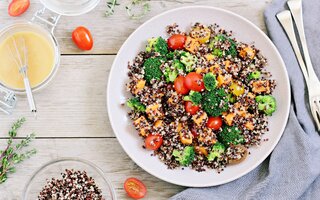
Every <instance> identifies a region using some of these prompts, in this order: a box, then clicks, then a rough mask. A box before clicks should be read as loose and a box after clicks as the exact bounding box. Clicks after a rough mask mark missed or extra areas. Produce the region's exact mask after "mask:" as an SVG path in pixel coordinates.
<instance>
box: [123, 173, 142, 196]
mask: <svg viewBox="0 0 320 200" xmlns="http://www.w3.org/2000/svg"><path fill="white" fill-rule="evenodd" d="M124 189H125V191H126V192H127V194H128V196H129V197H131V198H133V199H141V198H143V197H144V196H145V195H146V193H147V188H146V186H145V185H144V184H143V183H142V182H141V181H140V180H138V179H136V178H128V179H127V180H126V181H125V182H124Z"/></svg>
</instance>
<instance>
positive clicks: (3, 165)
mask: <svg viewBox="0 0 320 200" xmlns="http://www.w3.org/2000/svg"><path fill="white" fill-rule="evenodd" d="M25 121H26V120H25V118H21V119H19V120H17V121H16V122H15V123H14V124H13V125H12V127H11V129H10V131H9V132H8V135H9V139H8V142H7V147H6V148H5V149H4V150H1V151H0V184H1V183H4V182H5V181H6V180H7V178H8V173H14V172H15V171H16V168H15V165H16V164H18V163H21V162H22V161H24V160H26V159H28V158H30V157H31V156H33V155H34V154H36V149H31V150H28V151H26V152H21V150H22V149H23V148H24V147H26V146H28V145H29V143H30V142H31V141H32V140H33V139H34V138H35V134H34V133H32V134H30V135H29V136H27V137H26V138H25V139H23V140H21V141H20V142H19V143H18V144H16V145H13V140H14V138H15V137H16V136H17V131H18V129H19V128H20V127H21V126H22V125H23V123H24V122H25Z"/></svg>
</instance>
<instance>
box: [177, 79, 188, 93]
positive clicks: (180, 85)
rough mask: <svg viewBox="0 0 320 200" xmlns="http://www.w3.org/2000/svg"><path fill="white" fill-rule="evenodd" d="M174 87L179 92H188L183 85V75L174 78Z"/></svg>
mask: <svg viewBox="0 0 320 200" xmlns="http://www.w3.org/2000/svg"><path fill="white" fill-rule="evenodd" d="M174 89H175V90H176V91H177V92H178V93H179V94H188V93H189V89H188V88H187V87H186V86H185V78H184V77H183V76H178V77H177V78H176V80H174Z"/></svg>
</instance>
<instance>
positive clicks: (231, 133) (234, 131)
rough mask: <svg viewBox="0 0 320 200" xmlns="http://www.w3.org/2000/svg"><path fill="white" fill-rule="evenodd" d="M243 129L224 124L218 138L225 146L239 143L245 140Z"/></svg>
mask: <svg viewBox="0 0 320 200" xmlns="http://www.w3.org/2000/svg"><path fill="white" fill-rule="evenodd" d="M241 133H242V132H241V130H240V129H238V127H235V126H224V127H223V128H222V131H221V132H220V133H219V135H218V140H219V141H220V142H221V143H223V144H224V145H225V146H229V145H230V144H233V145H237V144H243V143H244V142H245V140H244V136H243V135H242V134H241Z"/></svg>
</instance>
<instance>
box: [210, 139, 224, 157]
mask: <svg viewBox="0 0 320 200" xmlns="http://www.w3.org/2000/svg"><path fill="white" fill-rule="evenodd" d="M225 150H226V148H225V146H224V145H223V144H222V143H220V142H217V143H215V144H214V145H213V147H212V150H211V152H210V153H209V155H208V157H207V158H208V161H213V160H215V159H219V158H220V157H221V156H222V154H223V153H224V151H225Z"/></svg>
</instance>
